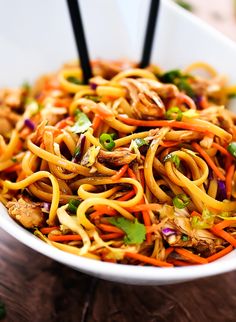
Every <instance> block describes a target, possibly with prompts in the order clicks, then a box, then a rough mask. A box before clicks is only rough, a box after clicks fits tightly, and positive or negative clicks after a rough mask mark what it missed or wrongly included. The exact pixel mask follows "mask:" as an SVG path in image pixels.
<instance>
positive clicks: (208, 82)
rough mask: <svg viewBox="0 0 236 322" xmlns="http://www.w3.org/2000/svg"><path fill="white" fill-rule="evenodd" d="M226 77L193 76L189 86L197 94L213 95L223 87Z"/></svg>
mask: <svg viewBox="0 0 236 322" xmlns="http://www.w3.org/2000/svg"><path fill="white" fill-rule="evenodd" d="M225 82H226V77H225V76H223V75H220V76H216V77H214V78H212V79H204V78H201V77H197V76H195V77H194V78H192V79H191V87H192V89H193V90H194V92H195V93H196V94H197V95H210V96H211V95H214V94H216V93H217V92H219V91H220V90H221V89H222V87H224V85H225Z"/></svg>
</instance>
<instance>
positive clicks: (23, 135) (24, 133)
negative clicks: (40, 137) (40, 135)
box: [20, 127, 32, 139]
mask: <svg viewBox="0 0 236 322" xmlns="http://www.w3.org/2000/svg"><path fill="white" fill-rule="evenodd" d="M31 132H32V130H31V129H30V128H29V127H24V128H23V129H22V130H21V132H20V138H22V139H25V138H26V137H27V136H28V135H29V134H30V133H31Z"/></svg>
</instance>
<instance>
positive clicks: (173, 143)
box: [160, 141, 179, 148]
mask: <svg viewBox="0 0 236 322" xmlns="http://www.w3.org/2000/svg"><path fill="white" fill-rule="evenodd" d="M178 144H179V142H177V141H162V142H161V143H160V145H161V146H163V147H165V148H171V147H172V146H176V145H178Z"/></svg>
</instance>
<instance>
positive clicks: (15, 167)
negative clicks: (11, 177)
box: [4, 163, 21, 173]
mask: <svg viewBox="0 0 236 322" xmlns="http://www.w3.org/2000/svg"><path fill="white" fill-rule="evenodd" d="M19 170H21V163H17V164H13V165H12V166H10V167H9V168H6V169H5V170H4V172H6V173H10V172H17V171H19Z"/></svg>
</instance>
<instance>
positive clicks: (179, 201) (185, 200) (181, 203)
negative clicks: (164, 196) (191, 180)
mask: <svg viewBox="0 0 236 322" xmlns="http://www.w3.org/2000/svg"><path fill="white" fill-rule="evenodd" d="M189 202H190V198H189V197H188V196H187V195H185V194H184V193H180V194H178V195H176V196H175V197H174V198H173V205H174V206H175V207H176V208H178V209H183V208H185V207H187V205H188V204H189Z"/></svg>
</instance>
